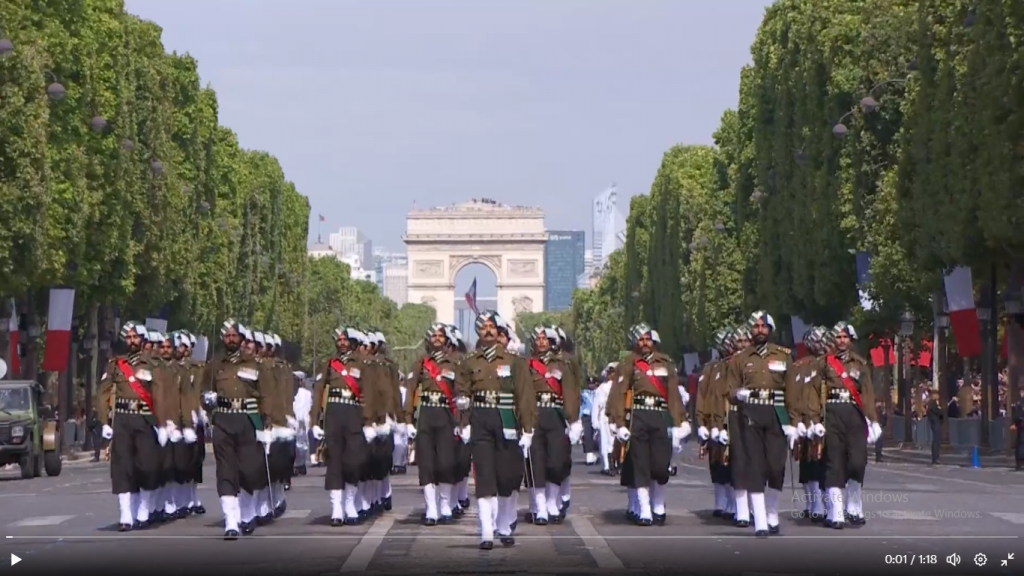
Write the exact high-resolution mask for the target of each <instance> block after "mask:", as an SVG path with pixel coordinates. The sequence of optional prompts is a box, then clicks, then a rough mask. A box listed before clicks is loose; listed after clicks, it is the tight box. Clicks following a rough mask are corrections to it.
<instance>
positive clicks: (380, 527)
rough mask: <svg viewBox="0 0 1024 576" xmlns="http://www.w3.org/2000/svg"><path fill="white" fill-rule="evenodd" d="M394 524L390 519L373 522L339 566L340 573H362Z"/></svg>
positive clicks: (392, 519) (393, 520)
mask: <svg viewBox="0 0 1024 576" xmlns="http://www.w3.org/2000/svg"><path fill="white" fill-rule="evenodd" d="M394 523H395V519H394V518H392V517H387V518H381V519H379V520H377V521H375V522H374V523H373V526H370V529H369V530H367V531H366V534H365V535H364V536H363V538H362V540H360V541H359V544H357V545H356V547H355V549H354V550H352V553H351V554H349V555H348V558H346V559H345V563H344V564H343V565H342V566H341V571H342V572H364V571H365V570H366V567H367V566H369V565H370V561H371V560H373V555H374V554H376V553H377V548H380V545H381V543H382V542H384V537H385V536H387V534H388V531H389V530H391V526H392V525H393V524H394Z"/></svg>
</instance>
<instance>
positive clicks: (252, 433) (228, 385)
mask: <svg viewBox="0 0 1024 576" xmlns="http://www.w3.org/2000/svg"><path fill="white" fill-rule="evenodd" d="M220 333H221V341H222V343H223V345H224V353H223V355H221V356H220V357H218V358H216V359H214V361H213V362H211V363H210V364H209V365H208V366H207V368H206V376H207V378H206V380H205V381H204V382H203V390H204V391H203V404H204V406H205V407H206V409H207V410H209V411H213V417H212V423H213V425H214V426H215V427H216V429H217V431H216V433H215V434H214V435H213V454H214V458H216V461H217V495H218V496H220V505H221V510H222V511H223V513H224V539H225V540H235V539H237V538H238V536H239V531H241V532H242V533H243V534H252V532H253V531H254V530H255V529H256V526H255V523H254V522H253V520H254V519H255V517H256V496H255V495H256V493H258V492H259V491H260V490H263V489H266V488H267V484H268V476H267V465H266V451H267V449H268V447H269V445H270V441H271V439H272V437H273V432H272V431H270V430H267V429H266V425H265V424H264V422H263V415H264V414H266V413H267V412H268V403H269V402H270V400H269V399H265V398H264V396H263V391H265V390H269V389H271V387H272V386H273V381H272V378H273V376H272V374H271V373H269V372H267V371H263V370H261V368H262V366H261V365H260V364H259V363H258V362H257V361H256V358H255V354H254V353H255V346H254V344H255V342H254V341H253V340H252V337H251V332H250V331H249V330H248V329H247V328H245V327H244V326H242V325H240V324H239V323H238V322H236V321H235V320H233V319H229V320H227V321H225V322H224V324H223V325H222V326H221V330H220ZM243 334H246V335H247V336H245V337H243ZM243 338H245V340H244V341H243Z"/></svg>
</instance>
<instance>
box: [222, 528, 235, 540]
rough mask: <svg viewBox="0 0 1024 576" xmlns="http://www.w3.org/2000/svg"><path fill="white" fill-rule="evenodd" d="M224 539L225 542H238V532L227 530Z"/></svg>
mask: <svg viewBox="0 0 1024 576" xmlns="http://www.w3.org/2000/svg"><path fill="white" fill-rule="evenodd" d="M224 539H225V540H238V530H225V531H224Z"/></svg>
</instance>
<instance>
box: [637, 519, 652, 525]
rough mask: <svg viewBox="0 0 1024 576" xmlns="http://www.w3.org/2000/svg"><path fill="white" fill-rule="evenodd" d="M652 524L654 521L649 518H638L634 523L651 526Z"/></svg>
mask: <svg viewBox="0 0 1024 576" xmlns="http://www.w3.org/2000/svg"><path fill="white" fill-rule="evenodd" d="M653 524H654V521H653V520H651V519H650V518H638V519H637V521H636V525H637V526H651V525H653Z"/></svg>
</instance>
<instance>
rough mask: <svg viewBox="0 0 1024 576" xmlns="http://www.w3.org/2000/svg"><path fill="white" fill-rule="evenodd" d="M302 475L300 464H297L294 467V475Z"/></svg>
mask: <svg viewBox="0 0 1024 576" xmlns="http://www.w3.org/2000/svg"><path fill="white" fill-rule="evenodd" d="M301 475H302V472H301V471H300V470H299V467H298V466H296V467H295V468H292V476H301Z"/></svg>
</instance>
